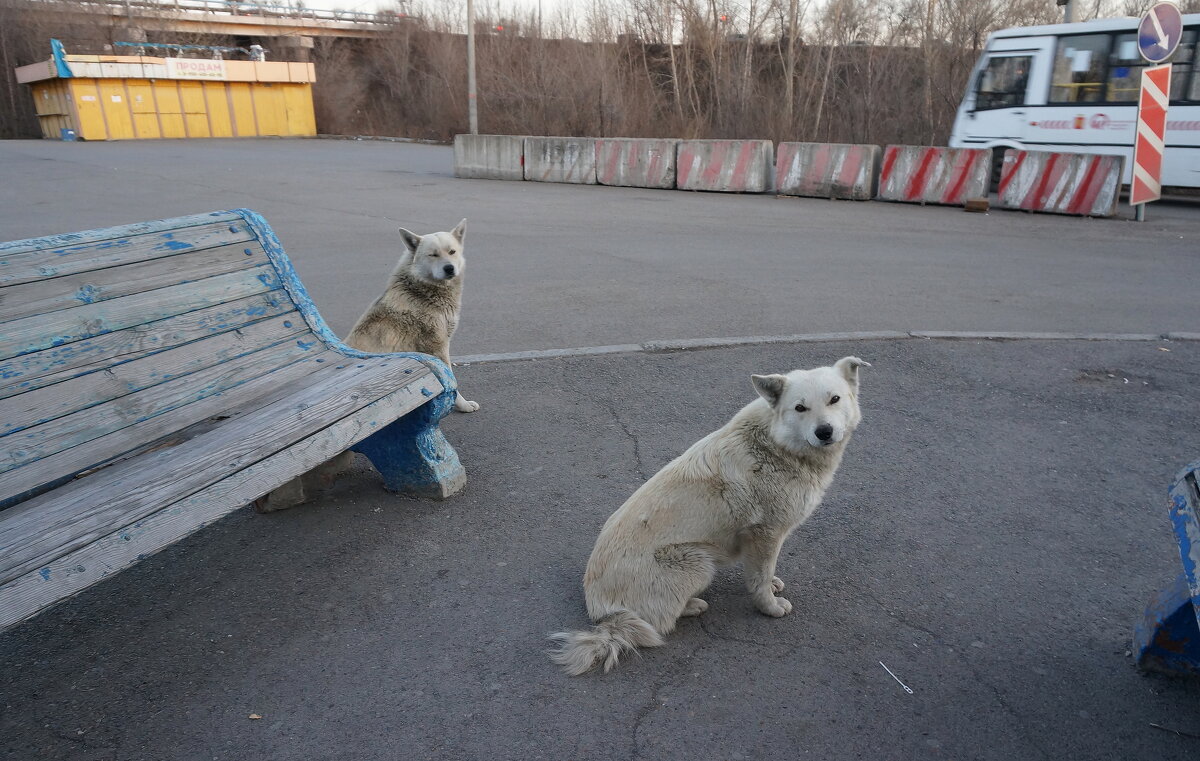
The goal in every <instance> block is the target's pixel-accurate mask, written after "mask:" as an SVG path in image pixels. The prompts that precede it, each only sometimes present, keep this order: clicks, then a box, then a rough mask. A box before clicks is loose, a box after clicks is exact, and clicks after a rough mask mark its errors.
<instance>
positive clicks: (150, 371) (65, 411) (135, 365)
mask: <svg viewBox="0 0 1200 761" xmlns="http://www.w3.org/2000/svg"><path fill="white" fill-rule="evenodd" d="M307 332H308V331H307V327H306V326H305V325H304V321H303V320H301V319H300V318H299V317H298V316H297V315H296V313H294V312H291V313H288V314H285V315H283V316H281V317H274V318H271V319H269V320H263V321H262V322H256V323H251V324H250V325H246V326H243V327H242V328H241V329H240V330H236V331H226V332H224V333H219V334H217V335H215V336H211V337H209V338H203V339H201V340H199V341H194V342H192V343H189V344H184V345H183V346H177V347H175V348H174V349H168V350H167V351H164V352H161V353H158V354H152V355H150V356H146V357H141V358H139V359H135V360H132V361H130V362H125V363H124V364H120V365H116V366H114V367H112V368H110V369H109V370H108V372H103V373H88V374H87V375H81V376H79V377H78V378H72V379H71V380H68V381H63V382H62V383H58V384H55V385H53V386H47V387H45V388H40V389H37V390H36V391H30V392H28V393H25V394H21V395H20V396H18V397H16V398H15V399H13V400H12V401H11V402H10V403H9V404H7V405H5V419H3V420H0V447H2V446H3V445H4V442H5V437H7V436H10V435H12V434H14V433H16V432H18V431H21V430H23V429H26V428H31V427H34V426H37V425H40V424H42V423H47V422H49V421H51V420H54V419H56V418H59V417H63V416H64V415H70V414H71V413H73V412H77V411H79V410H83V409H87V408H88V407H92V406H94V405H98V404H103V403H105V402H108V401H111V400H114V399H119V398H120V397H124V396H127V395H129V394H134V393H137V392H140V391H143V390H145V391H146V393H147V395H148V396H155V395H156V394H157V393H158V392H157V391H155V389H154V387H155V386H157V385H158V384H160V383H165V382H167V381H170V380H173V379H175V378H181V377H182V376H185V375H188V374H190V373H194V372H197V371H199V370H203V369H205V368H208V367H212V366H213V365H218V364H221V363H223V362H225V361H227V360H230V359H235V358H237V357H241V356H244V355H247V354H250V353H252V352H255V351H257V350H258V349H260V348H263V347H265V346H273V345H275V344H278V343H280V342H283V341H284V340H286V339H288V338H291V337H293V336H305V335H307ZM306 343H311V342H306ZM185 382H186V381H185ZM120 406H126V405H125V404H122V405H120ZM3 468H4V464H3V463H2V462H0V470H2V469H3Z"/></svg>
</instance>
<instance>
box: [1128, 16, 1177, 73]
mask: <svg viewBox="0 0 1200 761" xmlns="http://www.w3.org/2000/svg"><path fill="white" fill-rule="evenodd" d="M1182 37H1183V16H1181V15H1180V14H1179V8H1177V7H1176V6H1175V4H1174V3H1158V4H1156V5H1155V6H1154V7H1153V8H1151V9H1150V10H1149V11H1147V12H1146V15H1145V16H1142V23H1141V24H1139V25H1138V50H1139V51H1140V52H1141V54H1142V58H1145V59H1146V60H1147V61H1149V62H1150V63H1163V62H1164V61H1166V60H1167V59H1168V58H1170V57H1171V56H1172V55H1173V54H1174V53H1175V48H1177V47H1179V40H1180V38H1182Z"/></svg>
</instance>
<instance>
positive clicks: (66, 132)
mask: <svg viewBox="0 0 1200 761" xmlns="http://www.w3.org/2000/svg"><path fill="white" fill-rule="evenodd" d="M58 134H59V135H60V136H61V137H62V139H63V140H65V141H67V142H68V143H73V142H75V141H76V140H78V139H79V137H78V136H77V135H76V134H75V130H73V129H71V128H70V127H63V128H62V129H61V130H59V133H58Z"/></svg>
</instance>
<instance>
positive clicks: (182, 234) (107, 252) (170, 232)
mask: <svg viewBox="0 0 1200 761" xmlns="http://www.w3.org/2000/svg"><path fill="white" fill-rule="evenodd" d="M196 222H197V224H196V225H192V226H188V227H184V228H174V227H169V226H168V227H160V228H159V229H157V230H146V231H143V232H141V233H134V232H129V229H130V227H132V228H138V227H140V226H139V225H131V226H128V227H124V228H109V229H106V230H92V231H90V232H89V233H86V234H83V235H59V236H55V237H52V238H37V239H31V240H25V241H15V242H14V243H11V244H7V245H0V285H17V284H19V283H29V282H33V281H35V280H43V279H45V278H54V277H62V276H63V275H73V274H76V273H79V272H88V271H90V270H96V269H102V268H104V267H114V266H117V265H121V264H129V263H131V262H138V261H146V260H149V259H160V258H162V257H170V256H175V255H177V254H183V253H192V252H195V251H197V250H199V249H204V248H211V247H213V246H223V245H226V244H230V243H237V242H240V241H249V240H254V239H255V236H254V233H253V232H252V231H251V230H250V227H249V226H248V225H247V224H246V222H245V220H243V219H241V218H240V217H238V216H236V215H232V216H228V217H224V215H223V217H206V218H204V219H203V220H200V219H196ZM71 238H79V240H71Z"/></svg>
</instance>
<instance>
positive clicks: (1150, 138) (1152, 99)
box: [1129, 63, 1171, 221]
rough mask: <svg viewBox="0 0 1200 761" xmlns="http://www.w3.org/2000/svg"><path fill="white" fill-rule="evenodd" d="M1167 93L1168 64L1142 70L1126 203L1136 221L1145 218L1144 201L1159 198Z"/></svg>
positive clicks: (1169, 89) (1164, 143)
mask: <svg viewBox="0 0 1200 761" xmlns="http://www.w3.org/2000/svg"><path fill="white" fill-rule="evenodd" d="M1170 92H1171V64H1169V63H1168V64H1163V65H1162V66H1148V67H1146V68H1145V69H1142V93H1141V96H1140V97H1139V98H1138V119H1137V137H1136V139H1135V141H1134V144H1133V182H1132V183H1131V184H1130V187H1129V203H1130V205H1132V206H1136V207H1137V218H1138V220H1139V221H1140V220H1143V219H1145V215H1146V207H1145V204H1146V203H1147V202H1149V201H1157V200H1158V199H1159V198H1160V197H1162V164H1163V151H1164V150H1165V148H1166V128H1167V105H1168V102H1169V100H1170V96H1169V93H1170Z"/></svg>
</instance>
